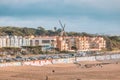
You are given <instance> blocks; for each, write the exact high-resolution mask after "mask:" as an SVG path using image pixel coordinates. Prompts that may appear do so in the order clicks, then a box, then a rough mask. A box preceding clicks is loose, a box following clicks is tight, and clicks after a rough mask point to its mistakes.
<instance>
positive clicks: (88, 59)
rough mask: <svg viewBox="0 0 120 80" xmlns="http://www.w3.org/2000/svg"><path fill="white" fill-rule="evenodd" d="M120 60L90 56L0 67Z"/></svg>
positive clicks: (116, 55)
mask: <svg viewBox="0 0 120 80" xmlns="http://www.w3.org/2000/svg"><path fill="white" fill-rule="evenodd" d="M112 59H120V54H112V55H102V56H90V57H76V58H65V59H51V60H36V61H25V62H10V63H0V67H6V66H26V65H31V66H44V65H49V64H61V63H74V62H76V61H79V62H80V61H96V60H112Z"/></svg>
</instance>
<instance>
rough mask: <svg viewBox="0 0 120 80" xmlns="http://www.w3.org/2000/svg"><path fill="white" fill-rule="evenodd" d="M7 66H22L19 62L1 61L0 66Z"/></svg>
mask: <svg viewBox="0 0 120 80" xmlns="http://www.w3.org/2000/svg"><path fill="white" fill-rule="evenodd" d="M7 66H22V63H21V62H10V63H1V64H0V67H7Z"/></svg>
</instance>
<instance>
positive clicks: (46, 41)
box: [42, 40, 50, 43]
mask: <svg viewBox="0 0 120 80" xmlns="http://www.w3.org/2000/svg"><path fill="white" fill-rule="evenodd" d="M42 43H50V40H42Z"/></svg>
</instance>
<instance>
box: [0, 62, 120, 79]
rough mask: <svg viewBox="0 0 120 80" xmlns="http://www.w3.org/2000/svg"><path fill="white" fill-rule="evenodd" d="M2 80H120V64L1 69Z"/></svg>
mask: <svg viewBox="0 0 120 80" xmlns="http://www.w3.org/2000/svg"><path fill="white" fill-rule="evenodd" d="M83 63H84V62H82V64H83ZM88 63H89V64H90V63H91V64H96V63H95V62H88ZM85 64H86V62H85ZM53 70H54V71H53ZM0 80H120V63H118V64H115V63H112V64H107V65H103V66H102V67H100V66H94V67H91V68H85V67H81V66H78V65H77V64H54V65H46V66H20V67H1V68H0Z"/></svg>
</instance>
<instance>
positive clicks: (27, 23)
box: [0, 0, 120, 35]
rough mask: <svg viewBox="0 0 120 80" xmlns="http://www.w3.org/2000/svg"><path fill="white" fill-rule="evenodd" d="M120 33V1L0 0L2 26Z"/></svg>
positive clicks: (93, 32) (0, 24) (0, 23)
mask: <svg viewBox="0 0 120 80" xmlns="http://www.w3.org/2000/svg"><path fill="white" fill-rule="evenodd" d="M59 20H61V22H62V24H65V25H66V27H65V30H66V31H76V32H87V33H92V34H96V33H97V34H111V35H120V0H0V26H17V27H31V28H37V27H39V26H42V27H44V28H45V29H51V30H53V28H54V27H57V28H61V26H60V24H59Z"/></svg>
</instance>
